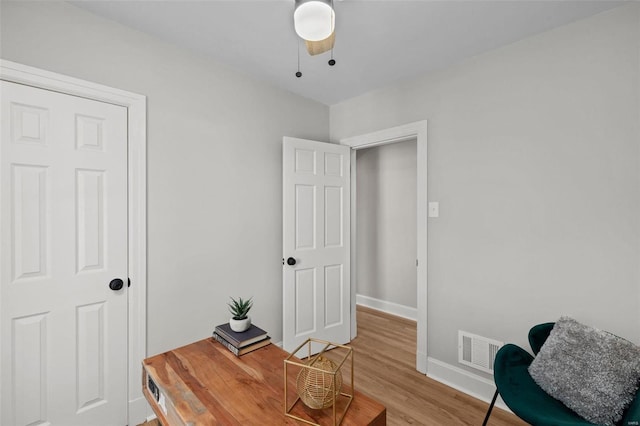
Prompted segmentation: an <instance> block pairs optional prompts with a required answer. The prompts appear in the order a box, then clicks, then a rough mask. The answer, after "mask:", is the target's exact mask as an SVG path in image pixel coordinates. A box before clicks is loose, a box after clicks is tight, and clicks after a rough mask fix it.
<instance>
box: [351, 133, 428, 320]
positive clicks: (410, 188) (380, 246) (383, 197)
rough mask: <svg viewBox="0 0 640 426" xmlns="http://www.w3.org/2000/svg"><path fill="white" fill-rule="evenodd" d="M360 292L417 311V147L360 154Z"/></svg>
mask: <svg viewBox="0 0 640 426" xmlns="http://www.w3.org/2000/svg"><path fill="white" fill-rule="evenodd" d="M356 170H357V184H356V187H357V191H356V197H357V200H356V203H357V212H356V215H357V216H356V224H357V232H356V235H357V251H356V253H357V259H356V268H357V277H358V282H357V288H356V290H357V293H358V295H362V296H366V297H372V298H374V299H378V300H382V301H385V302H391V303H397V304H400V305H403V306H407V307H411V308H416V250H417V248H416V172H417V170H416V142H415V140H414V141H407V142H401V143H394V144H389V145H382V146H377V147H373V148H367V149H361V150H358V151H356Z"/></svg>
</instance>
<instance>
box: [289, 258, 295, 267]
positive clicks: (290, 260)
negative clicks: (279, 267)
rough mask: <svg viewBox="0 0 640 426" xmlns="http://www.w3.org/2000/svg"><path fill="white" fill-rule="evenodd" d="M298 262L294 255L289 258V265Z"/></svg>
mask: <svg viewBox="0 0 640 426" xmlns="http://www.w3.org/2000/svg"><path fill="white" fill-rule="evenodd" d="M295 264H296V260H295V259H294V258H293V257H290V258H288V259H287V265H290V266H293V265H295Z"/></svg>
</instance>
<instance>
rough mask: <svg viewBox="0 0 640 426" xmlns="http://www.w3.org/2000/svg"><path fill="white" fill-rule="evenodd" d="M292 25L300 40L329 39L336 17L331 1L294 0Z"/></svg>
mask: <svg viewBox="0 0 640 426" xmlns="http://www.w3.org/2000/svg"><path fill="white" fill-rule="evenodd" d="M295 2H296V8H295V12H294V13H293V25H294V27H295V29H296V33H297V34H298V35H299V36H300V38H302V39H304V40H307V41H320V40H324V39H326V38H327V37H329V36H330V35H331V34H332V33H333V30H334V28H335V20H336V15H335V12H334V10H333V5H332V1H331V0H295Z"/></svg>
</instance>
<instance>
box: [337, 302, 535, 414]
mask: <svg viewBox="0 0 640 426" xmlns="http://www.w3.org/2000/svg"><path fill="white" fill-rule="evenodd" d="M357 315H358V317H357V320H358V337H357V338H356V339H354V340H353V341H352V342H351V345H352V346H353V348H354V353H355V359H354V364H355V367H354V368H355V386H356V389H358V390H359V391H360V392H362V393H364V394H367V395H369V396H371V397H372V398H375V399H377V400H378V401H380V402H381V403H382V404H383V405H385V406H386V407H387V424H388V425H390V426H394V425H428V426H440V425H442V426H453V425H469V426H471V425H472V426H480V425H481V424H482V421H483V420H484V416H485V414H486V411H487V408H488V404H487V403H485V402H483V401H480V400H478V399H475V398H473V397H470V396H468V395H466V394H464V393H462V392H459V391H457V390H455V389H452V388H450V387H448V386H446V385H443V384H442V383H440V382H437V381H435V380H432V379H430V378H428V377H426V376H425V375H423V374H421V373H418V372H417V371H416V369H415V364H416V323H415V322H414V321H410V320H406V319H403V318H399V317H396V316H393V315H388V314H385V313H382V312H380V311H376V310H373V309H368V308H365V307H362V306H358V307H357ZM347 371H348V370H347ZM344 377H348V376H347V372H345V373H344ZM516 425H526V423H525V422H523V421H521V420H520V419H518V418H517V417H516V416H514V415H513V414H511V413H508V412H505V411H503V410H500V409H498V408H496V409H494V411H493V414H492V415H491V419H490V420H489V426H516Z"/></svg>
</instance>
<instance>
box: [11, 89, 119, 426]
mask: <svg viewBox="0 0 640 426" xmlns="http://www.w3.org/2000/svg"><path fill="white" fill-rule="evenodd" d="M1 84H2V86H1V90H2V92H1V107H2V111H1V113H2V129H1V151H0V153H1V160H0V175H1V189H2V191H1V197H0V205H1V207H0V213H1V223H0V233H1V237H2V238H1V245H0V250H1V253H2V260H1V263H0V267H1V270H0V329H1V330H0V344H1V348H0V349H1V350H0V355H1V361H0V368H1V371H2V384H1V397H2V401H1V402H2V411H1V418H0V423H2V424H3V425H16V426H19V425H48V424H54V425H65V426H69V425H125V424H126V423H127V417H126V414H127V405H126V404H127V110H126V108H124V107H120V106H116V105H111V104H107V103H102V102H97V101H93V100H88V99H84V98H79V97H74V96H70V95H64V94H61V93H56V92H51V91H47V90H43V89H37V88H33V87H29V86H24V85H20V84H15V83H9V82H4V81H3V82H1ZM116 278H117V279H121V280H122V281H123V287H122V288H121V289H119V290H112V289H110V286H109V285H110V282H111V281H112V280H113V279H116ZM117 284H118V283H117V282H114V283H113V285H114V287H117Z"/></svg>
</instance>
